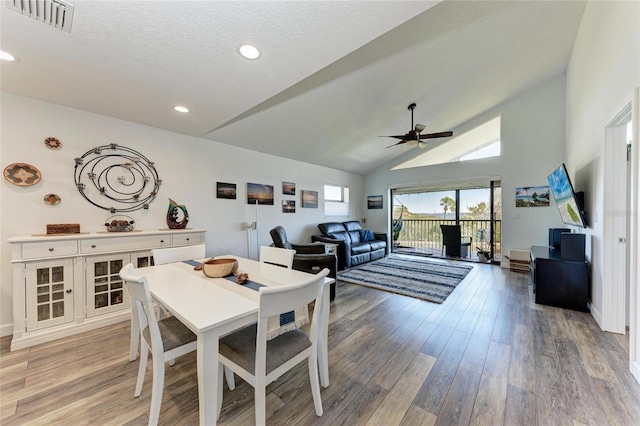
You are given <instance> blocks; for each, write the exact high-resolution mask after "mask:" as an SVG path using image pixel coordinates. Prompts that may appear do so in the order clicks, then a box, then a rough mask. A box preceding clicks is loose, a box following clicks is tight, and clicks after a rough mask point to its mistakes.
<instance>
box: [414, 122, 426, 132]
mask: <svg viewBox="0 0 640 426" xmlns="http://www.w3.org/2000/svg"><path fill="white" fill-rule="evenodd" d="M425 127H427V126H425V125H424V124H416V132H418V133H420V132H421V131H423V130H424V128H425Z"/></svg>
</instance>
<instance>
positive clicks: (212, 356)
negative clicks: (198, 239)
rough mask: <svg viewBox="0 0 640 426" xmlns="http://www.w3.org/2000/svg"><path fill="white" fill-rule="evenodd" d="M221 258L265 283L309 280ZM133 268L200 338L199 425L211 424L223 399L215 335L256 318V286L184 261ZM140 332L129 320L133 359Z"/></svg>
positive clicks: (325, 316)
mask: <svg viewBox="0 0 640 426" xmlns="http://www.w3.org/2000/svg"><path fill="white" fill-rule="evenodd" d="M219 258H234V259H236V260H237V261H238V272H244V273H247V274H248V275H249V280H250V281H253V282H256V283H259V284H262V285H265V286H282V285H288V284H293V283H296V282H300V281H302V280H306V279H308V277H309V275H310V274H308V273H306V272H301V271H296V270H293V269H287V268H282V267H279V266H275V265H271V264H268V263H262V262H258V261H255V260H252V259H245V258H241V257H238V256H232V255H225V256H216V259H219ZM200 260H201V261H202V260H204V259H200ZM134 273H135V274H137V275H144V276H146V277H147V280H148V283H149V291H150V292H151V295H152V296H153V297H154V299H156V300H157V301H158V303H160V304H162V305H163V306H164V307H165V308H166V309H167V310H168V311H169V312H171V313H172V314H173V315H175V316H176V317H177V318H178V319H179V320H180V321H182V323H184V325H186V326H187V327H188V328H189V329H190V330H191V331H193V332H194V333H195V334H196V336H197V337H198V345H197V346H198V349H197V368H198V398H199V403H200V424H201V425H213V424H215V423H216V421H217V416H218V406H219V405H220V404H221V403H222V395H221V394H219V393H220V392H218V380H220V381H222V371H221V370H219V369H218V349H219V346H218V344H219V339H220V337H221V336H224V335H226V334H228V333H230V332H233V331H235V330H238V329H240V328H242V327H245V326H247V325H249V324H252V323H255V322H256V321H257V320H258V301H259V300H258V299H259V293H258V291H256V290H253V289H251V288H248V287H245V286H242V285H238V284H236V283H235V282H234V281H230V280H228V279H226V278H208V277H206V276H205V275H204V274H203V273H202V271H195V270H194V267H193V266H192V265H189V264H187V263H185V262H176V263H169V264H165V265H156V266H149V267H143V268H137V269H136V270H135V272H134ZM334 282H335V280H334V279H333V278H325V291H324V293H323V300H322V303H321V306H320V309H321V315H320V320H321V323H320V336H319V340H320V341H319V345H318V364H319V370H320V383H321V384H322V386H323V387H325V388H326V387H327V386H329V362H328V348H327V339H328V330H329V305H330V301H329V293H330V291H329V285H330V284H332V283H334ZM138 335H139V329H138V327H137V321H132V323H131V337H132V339H131V348H130V351H131V353H130V359H132V360H133V359H135V358H136V353H137V347H138V343H137V342H138ZM134 340H135V342H134Z"/></svg>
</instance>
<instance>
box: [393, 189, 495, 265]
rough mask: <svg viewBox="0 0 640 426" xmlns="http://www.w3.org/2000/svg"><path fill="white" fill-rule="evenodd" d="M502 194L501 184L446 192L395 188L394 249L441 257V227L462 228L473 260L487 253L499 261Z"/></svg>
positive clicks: (447, 190)
mask: <svg viewBox="0 0 640 426" xmlns="http://www.w3.org/2000/svg"><path fill="white" fill-rule="evenodd" d="M501 195H502V193H501V188H500V181H490V182H488V183H484V184H476V185H469V184H467V185H465V187H464V188H451V189H450V188H447V189H446V190H430V191H425V190H419V189H415V190H412V189H410V188H402V189H392V190H391V199H392V200H393V206H392V208H393V210H392V215H391V216H392V223H391V229H392V239H393V245H392V250H393V251H395V252H405V253H416V254H424V255H431V256H442V255H443V254H444V251H443V246H442V232H441V230H440V225H460V228H461V232H462V235H463V236H466V237H470V238H471V240H472V243H471V256H472V258H474V259H477V255H476V253H477V250H485V251H489V252H491V253H492V256H493V259H494V261H497V260H499V259H500V258H501V249H500V240H501V237H500V232H501V222H502V221H501V219H502V215H501V206H502V204H501V199H502V196H501ZM467 240H468V239H467Z"/></svg>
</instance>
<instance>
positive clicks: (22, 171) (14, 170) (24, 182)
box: [4, 163, 42, 186]
mask: <svg viewBox="0 0 640 426" xmlns="http://www.w3.org/2000/svg"><path fill="white" fill-rule="evenodd" d="M4 178H5V179H6V180H8V181H9V182H11V183H12V184H14V185H18V186H31V185H35V184H36V183H38V182H40V178H42V174H41V173H40V170H38V169H37V168H35V167H34V166H32V165H31V164H27V163H13V164H9V165H8V166H7V167H5V169H4Z"/></svg>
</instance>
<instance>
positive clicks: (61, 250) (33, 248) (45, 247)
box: [22, 240, 78, 259]
mask: <svg viewBox="0 0 640 426" xmlns="http://www.w3.org/2000/svg"><path fill="white" fill-rule="evenodd" d="M74 254H78V242H77V241H76V240H73V241H43V242H38V243H28V244H23V245H22V258H23V259H38V258H41V257H58V256H72V255H74Z"/></svg>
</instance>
